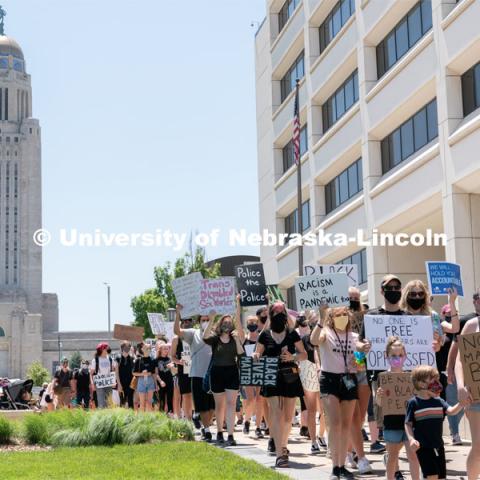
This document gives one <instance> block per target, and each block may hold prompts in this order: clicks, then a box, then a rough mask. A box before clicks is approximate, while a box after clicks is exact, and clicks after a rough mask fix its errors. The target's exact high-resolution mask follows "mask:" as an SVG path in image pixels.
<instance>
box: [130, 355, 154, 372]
mask: <svg viewBox="0 0 480 480" xmlns="http://www.w3.org/2000/svg"><path fill="white" fill-rule="evenodd" d="M156 366H157V361H156V360H153V359H152V358H150V357H138V358H137V359H136V360H135V365H134V367H133V371H134V372H135V373H142V372H143V371H144V370H146V371H147V372H149V373H155V368H156Z"/></svg>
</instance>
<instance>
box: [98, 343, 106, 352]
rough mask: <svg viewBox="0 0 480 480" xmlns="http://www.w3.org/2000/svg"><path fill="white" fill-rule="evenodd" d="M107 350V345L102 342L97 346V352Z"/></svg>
mask: <svg viewBox="0 0 480 480" xmlns="http://www.w3.org/2000/svg"><path fill="white" fill-rule="evenodd" d="M107 348H108V343H106V342H102V343H99V344H98V345H97V350H106V349H107Z"/></svg>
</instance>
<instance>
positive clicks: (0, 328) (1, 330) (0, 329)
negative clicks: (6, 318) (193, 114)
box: [0, 327, 5, 337]
mask: <svg viewBox="0 0 480 480" xmlns="http://www.w3.org/2000/svg"><path fill="white" fill-rule="evenodd" d="M4 336H5V330H4V329H3V328H2V327H0V337H4Z"/></svg>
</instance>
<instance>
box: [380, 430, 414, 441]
mask: <svg viewBox="0 0 480 480" xmlns="http://www.w3.org/2000/svg"><path fill="white" fill-rule="evenodd" d="M383 438H384V440H385V443H403V442H406V441H407V440H408V437H407V434H406V433H405V430H384V431H383Z"/></svg>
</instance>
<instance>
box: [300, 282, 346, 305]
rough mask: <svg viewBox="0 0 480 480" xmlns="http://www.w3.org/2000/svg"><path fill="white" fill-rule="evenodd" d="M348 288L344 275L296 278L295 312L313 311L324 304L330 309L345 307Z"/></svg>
mask: <svg viewBox="0 0 480 480" xmlns="http://www.w3.org/2000/svg"><path fill="white" fill-rule="evenodd" d="M348 286H349V285H348V278H347V276H346V275H345V274H344V273H331V274H329V275H309V276H305V277H297V279H296V280H295V294H296V298H297V310H299V311H300V310H307V309H312V310H314V309H316V308H318V307H320V306H321V305H325V304H326V305H328V306H330V307H335V306H339V305H347V304H348V302H349V300H350V299H349V296H348Z"/></svg>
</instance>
